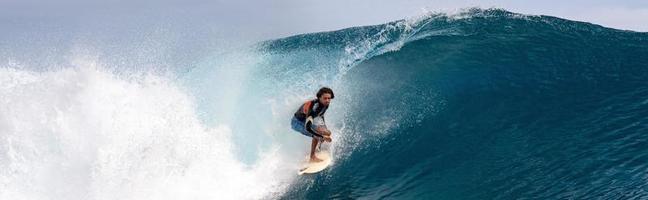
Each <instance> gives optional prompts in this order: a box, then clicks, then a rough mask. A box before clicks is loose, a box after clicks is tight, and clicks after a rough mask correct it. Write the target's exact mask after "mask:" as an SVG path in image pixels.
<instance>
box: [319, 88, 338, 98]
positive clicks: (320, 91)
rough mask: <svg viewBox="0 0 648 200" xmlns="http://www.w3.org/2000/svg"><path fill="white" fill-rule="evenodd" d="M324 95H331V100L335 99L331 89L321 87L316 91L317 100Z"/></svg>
mask: <svg viewBox="0 0 648 200" xmlns="http://www.w3.org/2000/svg"><path fill="white" fill-rule="evenodd" d="M324 93H329V94H331V99H333V98H335V94H333V90H331V88H327V87H322V88H320V90H319V91H317V98H318V99H319V98H320V97H322V95H324Z"/></svg>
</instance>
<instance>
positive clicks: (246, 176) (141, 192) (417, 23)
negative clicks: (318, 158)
mask: <svg viewBox="0 0 648 200" xmlns="http://www.w3.org/2000/svg"><path fill="white" fill-rule="evenodd" d="M188 21H191V20H188ZM181 22H182V21H181ZM132 23H134V24H129V25H128V28H127V29H126V31H125V30H121V29H118V30H111V27H103V26H102V25H101V24H97V25H93V27H94V26H97V27H100V28H97V29H93V28H88V30H85V29H81V28H79V29H81V30H84V31H86V32H84V31H79V32H75V33H76V34H78V35H74V34H69V31H70V30H59V32H54V33H51V35H49V36H50V37H51V38H48V37H42V38H38V39H33V35H24V34H23V35H18V36H8V35H9V34H0V36H3V37H2V38H6V37H14V38H13V39H15V40H11V41H6V42H4V43H3V44H5V46H6V47H7V48H3V49H2V50H0V97H1V98H0V102H1V104H0V106H1V107H0V199H645V198H648V185H647V184H646V183H647V182H648V175H647V174H648V165H647V164H646V163H648V139H646V138H645V137H644V136H645V133H648V84H646V83H647V82H648V33H642V32H633V31H624V30H616V29H611V28H606V27H602V26H599V25H595V24H590V23H585V22H577V21H570V20H565V19H560V18H556V17H551V16H529V15H522V14H516V13H512V12H509V11H506V10H501V9H486V10H484V9H468V10H465V11H462V12H459V13H454V14H447V13H426V14H423V15H420V16H417V17H413V18H409V19H405V20H400V21H394V22H389V23H386V24H381V25H374V26H364V27H352V28H347V29H343V30H338V31H331V32H320V33H309V34H302V35H295V36H291V37H286V38H280V39H274V40H268V41H262V42H258V43H254V44H251V45H239V46H236V47H230V48H225V47H223V46H219V45H221V43H219V42H222V41H211V40H210V39H209V37H202V36H205V35H208V34H204V32H200V31H197V30H199V29H198V27H194V24H191V23H180V24H182V26H179V28H178V27H173V26H169V27H166V26H165V25H161V27H156V25H159V24H153V25H150V26H151V27H144V28H142V29H135V28H133V27H138V24H137V23H136V22H132ZM196 23H197V22H196ZM143 24H144V23H143ZM147 24H150V23H147ZM160 24H164V23H160ZM25 26H27V25H25ZM196 26H197V25H196ZM30 28H31V27H30ZM192 28H196V29H192ZM43 29H46V30H47V27H45V28H43ZM202 29H209V28H208V27H202ZM202 29H200V30H202ZM188 30H189V31H188ZM190 30H196V33H194V32H192V31H190ZM14 31H15V32H20V30H14ZM34 35H38V34H34ZM5 36H6V37H5ZM199 36H200V37H199ZM187 38H189V39H187ZM196 38H198V39H196ZM32 39H33V41H31V42H33V43H35V44H36V45H22V43H21V41H23V42H24V41H29V40H32ZM25 43H28V42H25ZM33 43H30V44H33ZM43 46H45V47H43ZM34 49H35V50H34ZM322 86H328V87H331V88H332V89H333V90H334V92H335V96H336V97H335V99H334V100H333V102H332V104H331V107H330V109H329V110H328V111H327V114H326V117H327V118H326V119H327V123H328V126H329V128H331V129H332V132H333V142H332V143H330V144H325V145H323V147H322V148H326V149H329V150H331V152H332V154H333V157H334V161H333V164H332V165H331V166H330V167H329V168H328V169H326V170H324V171H323V172H321V173H318V174H314V175H307V176H298V175H297V173H296V172H297V169H298V168H299V165H300V163H301V162H302V161H303V158H305V156H306V155H307V153H308V146H309V144H310V140H309V138H306V137H304V136H302V135H301V134H299V133H296V132H294V131H292V130H291V129H290V117H291V116H292V114H293V112H294V111H295V110H296V109H297V107H298V106H299V104H300V103H302V102H303V101H304V100H306V99H309V98H313V97H314V93H315V92H316V91H317V89H319V88H320V87H322Z"/></svg>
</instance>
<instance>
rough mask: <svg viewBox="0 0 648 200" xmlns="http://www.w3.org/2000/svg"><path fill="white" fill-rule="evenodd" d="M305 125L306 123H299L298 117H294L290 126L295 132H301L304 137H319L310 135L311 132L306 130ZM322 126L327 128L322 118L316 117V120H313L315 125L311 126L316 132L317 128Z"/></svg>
mask: <svg viewBox="0 0 648 200" xmlns="http://www.w3.org/2000/svg"><path fill="white" fill-rule="evenodd" d="M304 123H305V122H302V121H299V119H297V118H296V117H293V118H292V119H291V120H290V126H291V127H292V129H293V130H295V131H297V132H299V133H301V134H302V135H305V136H307V137H317V136H315V135H313V134H312V133H310V132H308V131H307V130H306V127H305V126H304ZM321 126H325V125H324V120H322V118H321V117H316V118H315V119H313V124H312V125H311V129H312V130H316V129H317V127H321Z"/></svg>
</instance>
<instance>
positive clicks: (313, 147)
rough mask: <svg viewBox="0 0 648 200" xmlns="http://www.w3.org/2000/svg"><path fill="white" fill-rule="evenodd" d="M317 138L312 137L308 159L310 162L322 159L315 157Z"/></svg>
mask: <svg viewBox="0 0 648 200" xmlns="http://www.w3.org/2000/svg"><path fill="white" fill-rule="evenodd" d="M318 142H319V140H317V139H315V138H313V142H312V143H311V152H310V161H311V162H321V161H322V160H321V159H319V158H317V157H315V149H316V148H317V143H318Z"/></svg>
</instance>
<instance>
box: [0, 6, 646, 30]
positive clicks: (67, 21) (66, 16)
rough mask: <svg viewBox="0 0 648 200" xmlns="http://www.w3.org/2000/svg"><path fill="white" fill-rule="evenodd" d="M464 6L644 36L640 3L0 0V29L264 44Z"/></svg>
mask: <svg viewBox="0 0 648 200" xmlns="http://www.w3.org/2000/svg"><path fill="white" fill-rule="evenodd" d="M467 7H481V8H504V9H506V10H509V11H512V12H516V13H522V14H534V15H550V16H557V17H561V18H566V19H571V20H577V21H586V22H591V23H595V24H599V25H603V26H606V27H612V28H617V29H624V30H634V31H640V32H648V1H646V0H618V1H612V0H600V1H585V0H571V1H564V0H544V1H520V0H517V1H516V0H484V1H466V0H317V1H315V0H275V1H268V0H258V1H252V0H237V1H234V0H229V1H225V0H213V1H206V0H185V1H180V0H157V1H154V0H137V1H132V0H103V1H86V0H59V1H44V0H0V28H3V27H4V28H3V29H14V30H18V31H17V32H20V30H29V29H32V28H33V27H36V26H40V27H41V29H42V27H49V28H53V29H58V30H67V29H86V28H88V27H96V26H105V27H122V26H123V27H129V26H141V25H142V24H151V23H157V24H161V25H165V24H167V25H168V24H172V25H170V26H186V27H190V28H192V29H193V28H195V27H203V28H205V29H212V30H216V31H218V32H221V33H223V34H230V35H232V36H241V35H243V36H245V37H254V38H265V39H270V38H278V37H285V36H290V35H295V34H300V33H310V32H319V31H331V30H338V29H342V28H347V27H353V26H361V25H374V24H382V23H385V22H389V21H394V20H398V19H404V18H408V17H414V16H417V15H421V14H423V13H425V12H429V11H442V12H456V11H457V10H458V9H461V8H467ZM191 25H194V26H193V27H192V26H191Z"/></svg>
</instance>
